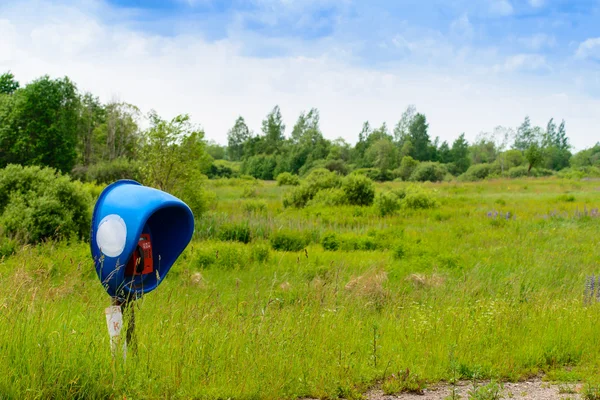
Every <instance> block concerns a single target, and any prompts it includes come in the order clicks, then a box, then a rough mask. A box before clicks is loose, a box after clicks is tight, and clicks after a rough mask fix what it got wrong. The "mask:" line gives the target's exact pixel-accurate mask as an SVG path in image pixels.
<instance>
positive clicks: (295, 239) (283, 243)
mask: <svg viewBox="0 0 600 400" xmlns="http://www.w3.org/2000/svg"><path fill="white" fill-rule="evenodd" d="M270 241H271V247H272V248H273V250H277V251H300V250H302V249H304V248H305V247H306V246H307V245H308V240H306V238H305V237H304V235H302V234H301V233H300V232H294V231H279V232H275V233H273V234H272V235H271V240H270Z"/></svg>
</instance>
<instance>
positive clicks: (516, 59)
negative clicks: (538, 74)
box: [494, 54, 550, 72]
mask: <svg viewBox="0 0 600 400" xmlns="http://www.w3.org/2000/svg"><path fill="white" fill-rule="evenodd" d="M549 68H550V67H549V66H548V64H547V62H546V57H544V56H543V55H541V54H516V55H513V56H509V57H507V58H506V60H505V61H504V63H502V64H497V65H495V66H494V70H495V71H497V72H515V71H539V70H546V69H549Z"/></svg>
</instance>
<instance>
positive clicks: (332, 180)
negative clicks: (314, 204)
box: [304, 168, 342, 191]
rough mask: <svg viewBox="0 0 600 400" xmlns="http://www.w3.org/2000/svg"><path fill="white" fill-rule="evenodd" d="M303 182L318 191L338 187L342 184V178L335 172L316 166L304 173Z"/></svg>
mask: <svg viewBox="0 0 600 400" xmlns="http://www.w3.org/2000/svg"><path fill="white" fill-rule="evenodd" d="M304 182H305V183H306V184H308V185H310V186H312V187H314V188H315V189H317V191H318V190H322V189H329V188H336V187H340V186H341V184H342V179H341V178H340V176H339V175H338V174H337V173H336V172H332V171H329V170H328V169H325V168H316V169H313V170H312V171H310V173H309V174H308V175H306V178H304Z"/></svg>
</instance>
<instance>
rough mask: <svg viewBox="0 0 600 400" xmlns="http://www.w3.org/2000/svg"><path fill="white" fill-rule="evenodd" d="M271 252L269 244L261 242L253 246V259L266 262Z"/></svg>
mask: <svg viewBox="0 0 600 400" xmlns="http://www.w3.org/2000/svg"><path fill="white" fill-rule="evenodd" d="M270 256H271V252H270V250H269V246H268V245H267V244H264V243H259V244H256V245H254V246H252V260H253V261H254V262H257V263H265V262H267V261H269V258H270Z"/></svg>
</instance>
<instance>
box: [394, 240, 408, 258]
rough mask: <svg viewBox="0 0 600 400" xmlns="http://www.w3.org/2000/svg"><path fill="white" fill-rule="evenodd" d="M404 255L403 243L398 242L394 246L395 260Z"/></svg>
mask: <svg viewBox="0 0 600 400" xmlns="http://www.w3.org/2000/svg"><path fill="white" fill-rule="evenodd" d="M405 255H406V248H405V246H404V244H402V243H398V244H397V245H396V247H394V252H393V256H394V258H395V259H396V260H401V259H403V258H404V256H405Z"/></svg>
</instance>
